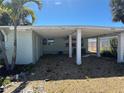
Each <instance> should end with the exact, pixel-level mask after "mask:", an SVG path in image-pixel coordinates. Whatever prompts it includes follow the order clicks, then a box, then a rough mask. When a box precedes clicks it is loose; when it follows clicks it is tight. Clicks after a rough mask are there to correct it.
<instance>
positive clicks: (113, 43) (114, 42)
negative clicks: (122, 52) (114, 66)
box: [110, 38, 118, 58]
mask: <svg viewBox="0 0 124 93" xmlns="http://www.w3.org/2000/svg"><path fill="white" fill-rule="evenodd" d="M117 46H118V40H117V38H112V39H111V40H110V47H111V48H110V52H111V54H112V55H113V56H114V57H115V58H117Z"/></svg>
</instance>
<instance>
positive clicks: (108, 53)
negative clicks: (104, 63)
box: [101, 38, 118, 58]
mask: <svg viewBox="0 0 124 93" xmlns="http://www.w3.org/2000/svg"><path fill="white" fill-rule="evenodd" d="M117 45H118V40H117V38H112V39H110V50H104V49H102V51H101V56H103V57H112V58H117Z"/></svg>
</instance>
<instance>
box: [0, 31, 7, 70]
mask: <svg viewBox="0 0 124 93" xmlns="http://www.w3.org/2000/svg"><path fill="white" fill-rule="evenodd" d="M4 41H5V40H4V35H3V33H2V32H1V31H0V54H2V56H3V58H4V62H5V66H6V69H7V70H9V64H8V59H7V55H6V49H5V45H4Z"/></svg>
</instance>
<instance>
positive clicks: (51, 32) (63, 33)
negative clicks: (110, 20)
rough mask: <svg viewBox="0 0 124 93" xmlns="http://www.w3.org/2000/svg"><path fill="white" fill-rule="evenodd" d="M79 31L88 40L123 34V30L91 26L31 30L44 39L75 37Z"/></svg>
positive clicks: (35, 28)
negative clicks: (79, 30) (78, 30)
mask: <svg viewBox="0 0 124 93" xmlns="http://www.w3.org/2000/svg"><path fill="white" fill-rule="evenodd" d="M77 29H81V31H82V37H84V38H90V37H96V36H105V35H111V34H117V33H120V32H124V28H112V27H91V26H81V27H78V26H77V27H76V26H72V27H70V26H65V27H64V26H61V27H34V28H33V30H34V31H35V32H37V33H38V34H39V35H41V36H43V37H45V38H55V37H67V36H68V35H70V34H72V35H73V37H76V30H77Z"/></svg>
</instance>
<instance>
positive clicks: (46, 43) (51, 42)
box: [43, 39, 55, 45]
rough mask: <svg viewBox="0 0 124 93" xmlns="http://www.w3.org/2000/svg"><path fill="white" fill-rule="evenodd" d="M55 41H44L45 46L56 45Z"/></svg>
mask: <svg viewBox="0 0 124 93" xmlns="http://www.w3.org/2000/svg"><path fill="white" fill-rule="evenodd" d="M54 43H55V40H54V39H43V45H54Z"/></svg>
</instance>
